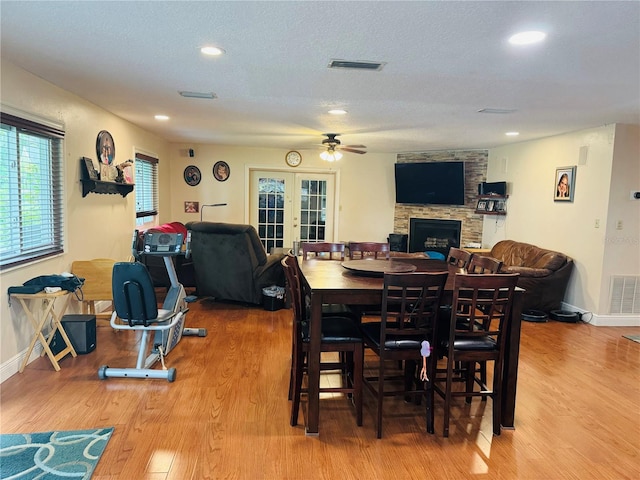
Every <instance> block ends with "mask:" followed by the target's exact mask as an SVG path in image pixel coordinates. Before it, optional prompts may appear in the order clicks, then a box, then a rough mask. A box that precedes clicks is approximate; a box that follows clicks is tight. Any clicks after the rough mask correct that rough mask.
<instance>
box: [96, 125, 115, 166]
mask: <svg viewBox="0 0 640 480" xmlns="http://www.w3.org/2000/svg"><path fill="white" fill-rule="evenodd" d="M96 153H97V154H98V160H99V161H100V163H101V164H102V165H111V164H112V163H113V159H114V158H116V144H115V143H114V141H113V137H112V136H111V134H110V133H109V132H107V131H106V130H102V131H101V132H100V133H98V138H97V139H96Z"/></svg>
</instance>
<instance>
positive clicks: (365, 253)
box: [349, 242, 391, 260]
mask: <svg viewBox="0 0 640 480" xmlns="http://www.w3.org/2000/svg"><path fill="white" fill-rule="evenodd" d="M390 251H391V248H390V247H389V244H388V243H377V242H350V243H349V259H350V260H355V259H358V258H361V259H363V258H366V257H373V258H378V256H380V257H383V256H384V258H385V259H386V260H389V252H390Z"/></svg>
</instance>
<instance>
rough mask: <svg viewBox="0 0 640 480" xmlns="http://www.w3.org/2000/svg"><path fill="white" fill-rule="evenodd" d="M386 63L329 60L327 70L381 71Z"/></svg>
mask: <svg viewBox="0 0 640 480" xmlns="http://www.w3.org/2000/svg"><path fill="white" fill-rule="evenodd" d="M385 65H386V62H358V61H351V60H331V62H329V68H351V69H355V70H377V71H380V70H382V67H384V66H385Z"/></svg>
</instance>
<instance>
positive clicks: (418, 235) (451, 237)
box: [409, 218, 462, 256]
mask: <svg viewBox="0 0 640 480" xmlns="http://www.w3.org/2000/svg"><path fill="white" fill-rule="evenodd" d="M461 229H462V222H461V221H460V220H439V219H428V218H411V219H409V252H425V251H432V252H438V253H442V254H443V255H444V256H447V254H448V253H449V248H450V247H456V248H459V247H460V231H461Z"/></svg>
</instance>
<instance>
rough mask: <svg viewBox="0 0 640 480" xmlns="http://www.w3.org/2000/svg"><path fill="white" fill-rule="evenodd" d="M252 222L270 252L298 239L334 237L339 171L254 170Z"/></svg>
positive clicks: (250, 206)
mask: <svg viewBox="0 0 640 480" xmlns="http://www.w3.org/2000/svg"><path fill="white" fill-rule="evenodd" d="M249 179H250V180H249V191H250V195H249V198H250V201H249V223H250V224H251V225H253V226H254V227H255V228H256V230H257V231H258V236H259V237H260V240H261V241H262V243H263V245H264V246H265V249H266V250H267V252H269V251H271V248H273V247H275V248H291V247H292V246H293V242H294V241H299V242H322V241H333V238H334V234H335V205H336V198H335V197H336V172H329V173H327V172H323V173H318V172H290V171H280V170H252V169H250V175H249Z"/></svg>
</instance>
